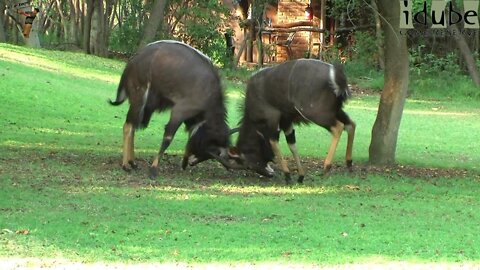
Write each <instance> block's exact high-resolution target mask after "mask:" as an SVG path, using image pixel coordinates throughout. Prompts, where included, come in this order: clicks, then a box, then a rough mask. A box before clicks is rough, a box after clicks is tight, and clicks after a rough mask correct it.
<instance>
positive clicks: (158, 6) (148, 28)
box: [138, 0, 167, 48]
mask: <svg viewBox="0 0 480 270" xmlns="http://www.w3.org/2000/svg"><path fill="white" fill-rule="evenodd" d="M166 3H167V1H166V0H155V2H154V3H153V5H152V9H151V15H150V19H149V20H148V21H147V23H146V25H145V30H144V32H143V37H142V40H141V41H140V43H139V45H138V47H139V48H143V47H145V46H146V45H147V44H148V43H150V42H152V41H153V39H154V38H155V33H157V30H158V27H159V26H160V25H162V22H163V17H164V14H165V13H164V12H165V5H166Z"/></svg>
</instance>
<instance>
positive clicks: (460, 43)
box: [449, 24, 480, 87]
mask: <svg viewBox="0 0 480 270" xmlns="http://www.w3.org/2000/svg"><path fill="white" fill-rule="evenodd" d="M449 28H450V29H451V30H452V32H454V33H456V34H455V35H453V37H454V39H455V43H456V44H457V47H458V50H459V51H460V53H461V54H462V56H463V60H465V63H466V64H467V69H468V73H469V74H470V77H472V80H473V82H474V83H475V85H476V86H477V87H480V74H479V73H478V69H477V64H476V62H475V58H473V53H472V51H471V50H470V48H469V47H468V44H467V41H466V40H465V37H464V36H463V35H462V34H460V30H459V29H458V27H457V25H456V24H452V25H451V26H450V27H449Z"/></svg>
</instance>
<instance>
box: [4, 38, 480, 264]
mask: <svg viewBox="0 0 480 270" xmlns="http://www.w3.org/2000/svg"><path fill="white" fill-rule="evenodd" d="M124 65H125V63H123V62H119V61H115V60H109V59H102V58H97V57H93V56H86V55H83V54H80V53H69V52H56V51H47V50H31V49H26V48H22V47H17V46H11V45H6V44H0V98H1V100H2V104H1V105H0V125H1V127H2V129H0V153H1V154H0V260H1V258H4V259H7V258H14V257H27V258H60V259H68V260H72V261H80V262H129V263H134V262H183V263H241V262H250V263H268V262H276V263H305V264H321V265H341V264H348V263H363V262H378V263H388V262H397V261H405V262H414V263H415V262H438V263H476V264H480V235H479V234H478V229H479V226H480V214H479V213H480V212H479V209H480V199H479V196H478V194H479V193H478V190H479V185H480V176H479V173H480V166H479V164H480V143H479V140H478V134H480V121H479V120H478V119H479V117H480V106H479V102H478V101H474V100H467V99H465V100H458V101H457V100H455V101H451V100H450V101H449V100H433V99H429V100H408V101H407V104H406V108H405V112H404V115H403V119H402V124H401V129H400V134H399V142H398V147H397V160H398V163H399V165H400V166H398V167H393V168H384V169H382V168H378V169H375V170H371V169H370V168H369V167H368V166H367V164H366V163H367V160H368V146H369V143H370V136H371V135H370V133H371V129H372V125H373V122H374V120H375V114H376V110H377V106H378V100H379V97H378V96H355V97H354V98H353V99H352V100H351V101H350V102H349V103H348V104H347V105H346V106H345V110H346V111H347V112H348V113H349V115H350V116H351V118H352V119H354V120H355V121H356V122H357V134H356V141H355V145H354V161H355V165H356V168H357V169H356V170H355V171H354V172H353V173H351V174H349V173H346V172H344V170H342V169H341V168H343V167H344V164H343V159H344V152H345V145H346V142H345V139H346V136H344V138H343V140H342V141H341V143H340V145H339V149H338V151H337V154H336V158H335V164H336V166H335V168H334V171H333V173H332V174H330V175H323V174H322V173H321V164H322V161H323V158H324V157H325V155H326V152H327V148H328V146H329V144H330V140H331V138H330V135H329V134H328V132H326V131H325V130H323V129H321V128H319V127H316V126H313V125H312V126H302V127H299V128H298V129H297V142H298V148H299V151H300V154H301V155H302V156H303V157H304V160H305V162H306V163H307V167H308V169H309V170H308V171H307V178H306V183H305V185H302V186H292V187H286V186H284V181H283V179H282V177H281V175H280V174H279V175H278V176H277V177H274V178H273V179H264V178H260V177H258V176H257V175H255V174H252V173H246V172H238V171H236V172H228V171H225V170H224V169H223V168H222V167H221V166H220V165H219V164H217V163H215V162H213V161H209V162H205V163H203V164H200V165H199V166H198V167H194V168H189V169H188V170H186V171H182V170H181V169H180V161H181V157H180V156H179V155H180V154H181V153H182V152H183V147H184V145H185V141H186V136H185V132H183V130H181V131H179V132H178V133H177V135H176V137H175V140H174V142H173V143H172V145H171V146H170V148H169V149H168V151H167V152H168V154H169V155H168V156H167V157H166V158H165V159H164V160H163V161H162V163H161V164H160V170H161V172H160V177H159V178H158V179H157V180H155V181H152V180H150V179H148V174H147V166H148V163H149V162H150V161H151V159H152V157H153V155H154V154H155V153H156V152H157V151H158V147H159V145H160V140H161V135H162V132H163V131H162V130H163V125H164V124H165V122H166V119H167V117H168V114H162V115H155V116H154V117H153V119H152V122H151V124H150V127H149V128H147V129H146V130H143V131H140V132H138V133H137V137H136V153H137V158H138V159H139V163H140V169H139V170H137V171H135V172H132V173H130V174H127V173H125V172H123V171H122V170H121V168H120V165H119V164H120V162H121V144H122V125H123V122H124V119H125V114H126V111H127V107H128V106H127V105H126V104H125V105H123V106H121V107H113V106H110V105H108V103H107V100H108V99H109V98H114V97H115V94H116V87H117V83H118V80H119V77H120V74H121V72H122V70H123V67H124ZM225 85H226V88H227V97H228V107H229V123H230V124H231V125H232V126H234V125H235V123H237V121H238V119H239V118H240V116H239V114H238V111H237V109H236V108H237V104H238V102H240V101H241V96H242V95H241V92H242V91H243V89H244V85H243V84H241V83H238V82H235V81H226V82H225ZM282 140H283V139H282ZM282 150H283V152H284V154H285V155H286V156H288V155H289V152H288V149H287V147H286V145H285V144H283V145H282ZM0 266H1V263H0ZM0 268H1V267H0Z"/></svg>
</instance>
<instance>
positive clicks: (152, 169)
mask: <svg viewBox="0 0 480 270" xmlns="http://www.w3.org/2000/svg"><path fill="white" fill-rule="evenodd" d="M157 177H158V168H157V167H150V179H152V180H155V179H157Z"/></svg>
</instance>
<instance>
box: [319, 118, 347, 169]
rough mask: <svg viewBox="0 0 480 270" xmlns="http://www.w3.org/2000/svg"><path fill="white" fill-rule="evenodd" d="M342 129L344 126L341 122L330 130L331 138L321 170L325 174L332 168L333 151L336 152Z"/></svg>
mask: <svg viewBox="0 0 480 270" xmlns="http://www.w3.org/2000/svg"><path fill="white" fill-rule="evenodd" d="M343 127H344V125H343V124H342V122H340V121H337V123H336V125H335V126H333V127H331V128H330V131H331V133H332V136H333V138H332V143H331V144H330V149H329V150H328V154H327V157H326V158H325V163H324V164H323V169H324V171H325V172H328V171H329V170H330V169H331V168H332V160H333V156H334V155H335V150H337V145H338V141H339V140H340V136H341V135H342V131H343Z"/></svg>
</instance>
